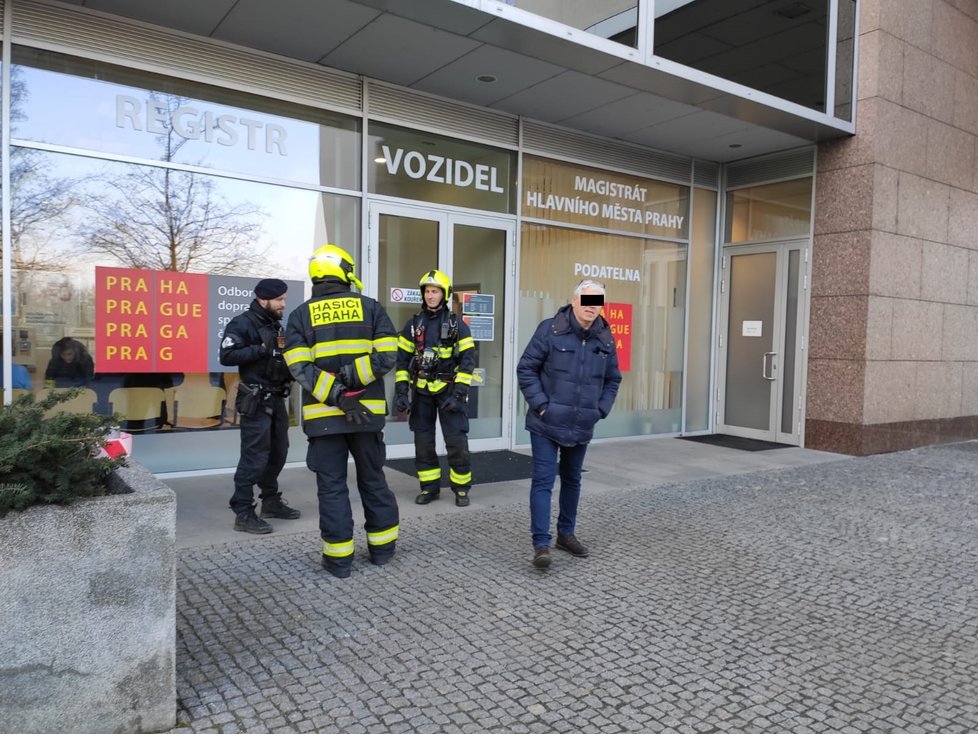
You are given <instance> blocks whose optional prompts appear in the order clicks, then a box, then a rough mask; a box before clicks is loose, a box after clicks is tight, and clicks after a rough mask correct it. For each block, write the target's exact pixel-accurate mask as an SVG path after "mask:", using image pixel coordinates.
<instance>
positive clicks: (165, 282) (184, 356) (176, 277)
mask: <svg viewBox="0 0 978 734" xmlns="http://www.w3.org/2000/svg"><path fill="white" fill-rule="evenodd" d="M154 274H155V276H156V278H155V280H156V350H155V351H156V372H207V348H206V345H207V276H206V275H202V274H199V273H175V272H173V271H170V270H161V271H158V272H156V273H154Z"/></svg>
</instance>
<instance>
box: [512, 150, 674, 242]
mask: <svg viewBox="0 0 978 734" xmlns="http://www.w3.org/2000/svg"><path fill="white" fill-rule="evenodd" d="M523 188H524V192H523V216H524V217H532V218H534V219H546V220H549V221H552V222H566V223H568V224H578V225H584V226H587V227H598V228H601V229H613V230H619V231H621V232H634V233H637V234H644V235H647V236H649V237H669V238H676V239H685V238H686V237H687V236H688V232H689V217H688V213H689V187H688V186H680V185H679V184H674V183H666V182H664V181H653V180H652V179H647V178H639V177H638V176H629V175H627V174H623V173H614V172H611V171H603V170H601V169H598V168H589V167H587V166H578V165H575V164H573V163H563V162H559V161H551V160H547V159H545V158H536V157H534V156H530V155H526V156H523Z"/></svg>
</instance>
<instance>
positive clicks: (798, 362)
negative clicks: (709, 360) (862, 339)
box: [717, 242, 808, 445]
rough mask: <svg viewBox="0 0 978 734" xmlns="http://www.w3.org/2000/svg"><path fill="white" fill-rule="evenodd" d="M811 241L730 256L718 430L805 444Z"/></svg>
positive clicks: (735, 250)
mask: <svg viewBox="0 0 978 734" xmlns="http://www.w3.org/2000/svg"><path fill="white" fill-rule="evenodd" d="M807 247H808V246H807V243H804V242H797V243H784V244H777V245H759V246H752V247H728V248H726V249H725V252H724V256H723V265H722V267H723V276H722V292H723V298H722V314H723V319H722V322H721V323H722V327H721V331H720V345H719V349H718V360H719V370H718V372H719V376H720V391H719V399H718V405H717V430H718V432H720V433H729V434H732V435H735V436H744V437H746V438H757V439H761V440H766V441H776V442H778V443H787V444H792V445H801V441H802V425H803V417H804V416H803V412H804V399H803V389H802V385H803V377H804V376H803V368H804V361H805V360H804V358H803V349H804V342H805V340H804V337H803V334H804V307H803V306H804V298H803V291H804V289H805V288H806V287H807V272H808V258H807Z"/></svg>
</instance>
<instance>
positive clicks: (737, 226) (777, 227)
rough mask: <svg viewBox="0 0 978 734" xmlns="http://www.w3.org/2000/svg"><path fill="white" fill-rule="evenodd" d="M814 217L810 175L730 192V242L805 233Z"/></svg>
mask: <svg viewBox="0 0 978 734" xmlns="http://www.w3.org/2000/svg"><path fill="white" fill-rule="evenodd" d="M811 220H812V179H811V178H802V179H798V180H796V181H784V182H782V183H776V184H767V185H765V186H752V187H750V188H745V189H737V190H736V191H731V192H728V193H727V222H726V242H727V243H739V242H766V241H770V240H778V239H785V238H789V237H806V236H808V234H809V232H810V231H811Z"/></svg>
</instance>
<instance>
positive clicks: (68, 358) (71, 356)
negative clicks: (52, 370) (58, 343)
mask: <svg viewBox="0 0 978 734" xmlns="http://www.w3.org/2000/svg"><path fill="white" fill-rule="evenodd" d="M61 359H63V360H64V361H65V362H69V363H71V362H74V361H75V350H74V349H65V350H64V351H63V352H61Z"/></svg>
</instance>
